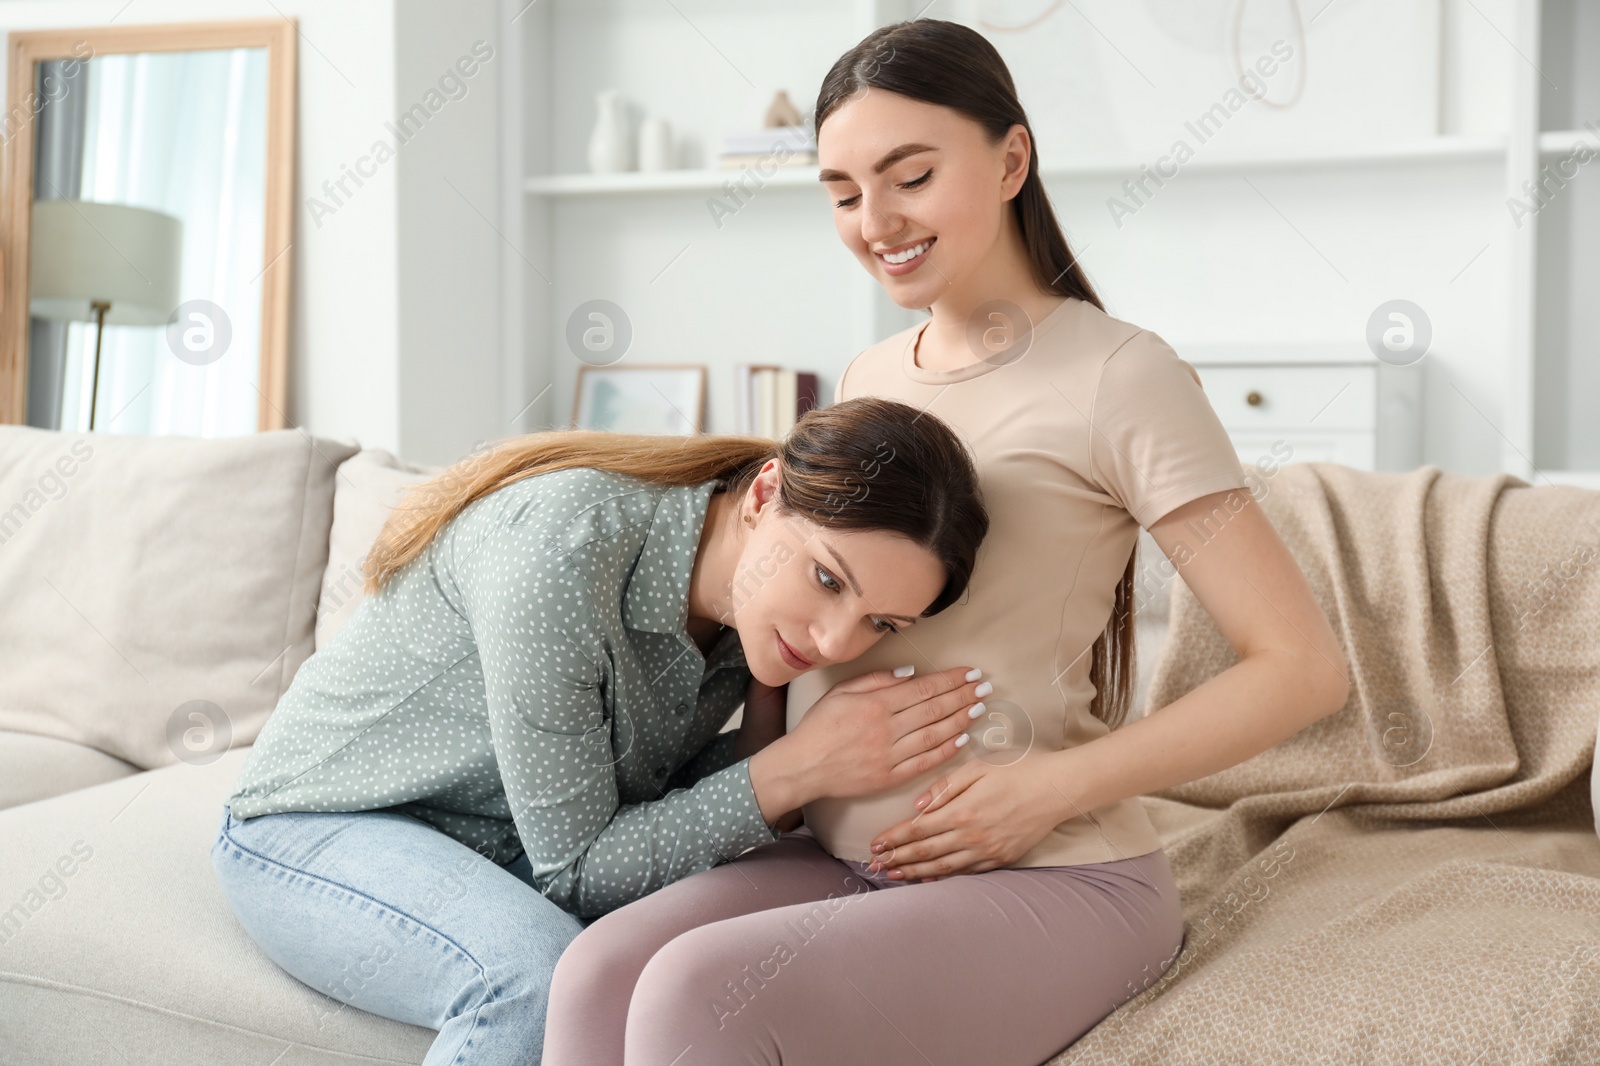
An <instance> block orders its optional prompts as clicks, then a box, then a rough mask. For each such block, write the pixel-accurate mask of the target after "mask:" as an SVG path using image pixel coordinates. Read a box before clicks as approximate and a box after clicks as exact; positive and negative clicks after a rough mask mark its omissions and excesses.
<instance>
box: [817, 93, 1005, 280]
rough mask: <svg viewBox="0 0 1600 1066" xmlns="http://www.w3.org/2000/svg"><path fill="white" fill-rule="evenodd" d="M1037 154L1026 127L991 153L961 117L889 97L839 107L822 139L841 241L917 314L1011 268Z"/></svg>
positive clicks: (856, 99)
mask: <svg viewBox="0 0 1600 1066" xmlns="http://www.w3.org/2000/svg"><path fill="white" fill-rule="evenodd" d="M1027 151H1028V134H1027V130H1026V129H1025V128H1024V127H1022V126H1020V125H1018V126H1014V127H1012V129H1011V131H1010V132H1009V133H1008V134H1007V136H1005V137H1003V138H1001V140H1000V141H999V143H997V144H990V143H989V141H988V139H987V137H986V136H985V135H984V131H983V128H982V127H981V126H979V125H978V123H976V122H974V121H972V120H971V119H969V118H967V117H966V116H965V115H962V114H961V113H960V112H957V111H955V110H952V109H951V108H947V107H941V106H938V105H936V104H929V103H925V102H923V101H921V100H913V99H912V98H910V97H908V96H902V95H900V94H899V93H893V92H888V91H886V90H883V89H866V90H864V91H862V92H860V93H857V94H856V95H855V96H853V97H851V98H850V99H849V100H847V101H846V102H845V103H843V104H841V105H839V106H838V107H837V108H835V109H834V110H833V111H832V112H830V113H829V114H828V116H827V118H826V119H825V120H824V121H823V124H822V129H821V130H819V131H818V134H817V156H818V160H819V162H820V164H821V173H820V177H821V178H822V181H823V184H824V187H825V188H826V189H827V192H828V199H829V201H830V202H831V203H832V204H833V205H834V206H833V220H834V225H835V227H836V228H837V229H838V231H839V238H840V240H842V241H844V243H845V246H846V247H847V248H849V249H850V251H851V252H852V253H854V254H855V257H856V258H857V259H858V260H860V261H861V264H862V265H863V266H865V267H866V268H867V271H868V273H870V274H872V276H873V277H875V278H877V279H878V281H879V283H880V284H882V285H883V287H884V288H885V289H887V290H888V292H889V295H890V296H892V297H893V298H894V301H895V303H897V304H899V305H900V306H901V307H909V308H922V307H931V306H933V303H934V301H935V300H937V299H938V298H939V297H940V296H942V295H944V294H945V293H946V292H950V291H956V292H960V291H966V290H967V289H968V288H969V286H970V283H971V280H972V279H973V278H974V277H980V278H981V277H983V276H984V271H985V270H986V269H988V267H991V266H994V265H996V264H999V263H1000V262H1002V261H1003V260H1004V257H1005V255H1006V251H1005V249H1004V248H1003V246H1002V236H1003V234H1004V226H1005V223H1006V220H1007V217H1008V214H1009V213H1010V212H1011V210H1012V208H1011V207H1010V205H1009V203H1008V201H1009V200H1010V199H1011V198H1012V197H1014V196H1015V195H1016V194H1017V192H1018V190H1020V189H1021V187H1022V183H1023V181H1024V180H1025V179H1026V177H1027V165H1026V159H1027ZM986 264H987V266H986Z"/></svg>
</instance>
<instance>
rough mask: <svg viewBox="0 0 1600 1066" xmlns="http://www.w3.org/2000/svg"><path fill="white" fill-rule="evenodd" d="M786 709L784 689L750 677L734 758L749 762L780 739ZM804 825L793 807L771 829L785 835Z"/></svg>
mask: <svg viewBox="0 0 1600 1066" xmlns="http://www.w3.org/2000/svg"><path fill="white" fill-rule="evenodd" d="M788 705H789V686H788V685H779V686H778V687H777V688H773V687H772V686H771V685H765V684H762V683H761V682H760V681H757V680H756V679H755V678H753V677H752V678H751V679H750V687H749V688H748V689H747V690H746V692H745V698H744V714H743V715H742V716H741V717H740V719H739V739H738V740H737V741H735V742H734V745H733V753H734V756H735V757H736V758H740V759H745V758H749V757H750V756H751V755H754V754H755V753H756V752H758V751H760V750H761V749H763V748H765V747H766V746H767V745H768V744H771V743H772V742H773V741H775V740H777V739H778V738H779V737H781V736H783V735H784V733H785V732H786V730H787V718H788ZM804 821H805V815H804V814H802V813H801V810H800V808H798V807H796V808H795V809H794V810H792V811H789V812H788V813H787V814H784V815H782V816H780V817H779V818H778V820H777V821H775V822H773V823H772V828H773V829H774V830H776V831H777V832H780V833H787V832H789V831H790V830H792V829H798V828H799V827H800V824H801V823H802V822H804Z"/></svg>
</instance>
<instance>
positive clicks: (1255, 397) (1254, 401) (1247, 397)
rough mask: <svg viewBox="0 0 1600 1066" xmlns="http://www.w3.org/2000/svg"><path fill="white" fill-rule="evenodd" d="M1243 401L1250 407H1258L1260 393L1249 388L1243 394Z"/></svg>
mask: <svg viewBox="0 0 1600 1066" xmlns="http://www.w3.org/2000/svg"><path fill="white" fill-rule="evenodd" d="M1244 402H1245V403H1247V404H1249V405H1250V406H1251V407H1260V406H1261V394H1260V393H1259V392H1257V391H1256V390H1255V389H1251V390H1250V391H1249V392H1247V393H1245V394H1244Z"/></svg>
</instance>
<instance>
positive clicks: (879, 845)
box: [872, 840, 883, 852]
mask: <svg viewBox="0 0 1600 1066" xmlns="http://www.w3.org/2000/svg"><path fill="white" fill-rule="evenodd" d="M872 850H873V851H874V852H878V851H882V850H883V841H881V840H880V841H878V842H877V843H876V844H874V845H872Z"/></svg>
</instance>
